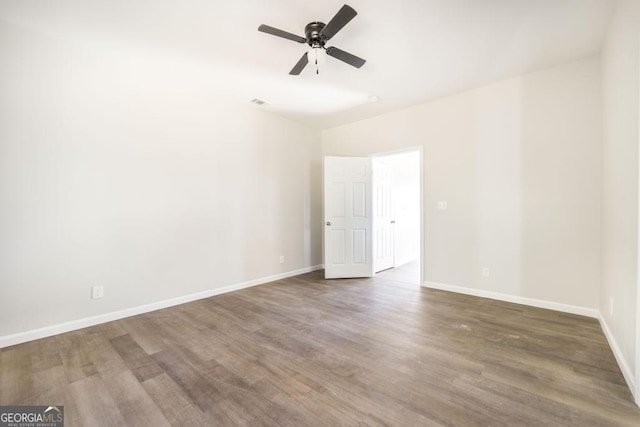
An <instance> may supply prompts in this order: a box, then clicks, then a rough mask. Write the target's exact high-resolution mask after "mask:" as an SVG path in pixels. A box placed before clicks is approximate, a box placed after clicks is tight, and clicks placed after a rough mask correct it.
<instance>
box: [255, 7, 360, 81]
mask: <svg viewBox="0 0 640 427" xmlns="http://www.w3.org/2000/svg"><path fill="white" fill-rule="evenodd" d="M357 14H358V13H357V12H356V11H355V10H354V9H353V8H352V7H351V6H349V5H346V4H345V5H344V6H342V8H341V9H340V10H339V11H338V13H336V15H335V16H334V17H333V18H331V21H329V23H328V24H326V25H325V24H324V23H322V22H310V23H309V24H307V26H306V27H305V29H304V33H305V37H301V36H297V35H295V34H292V33H289V32H286V31H283V30H279V29H277V28H274V27H271V26H269V25H264V24H263V25H260V27H258V31H261V32H263V33H267V34H271V35H273V36H277V37H282V38H285V39H287V40H291V41H295V42H298V43H306V44H308V45H309V47H311V49H310V50H309V51H308V52H305V53H304V54H303V55H302V57H301V58H300V59H299V60H298V62H297V63H296V65H294V66H293V68H292V69H291V71H289V74H291V75H294V76H297V75H299V74H300V73H301V72H302V70H303V69H304V68H305V67H306V66H307V64H308V63H309V62H311V63H312V65H314V66H315V67H316V74H317V73H318V68H319V67H320V66H321V65H322V64H324V62H325V61H326V56H327V55H328V56H332V57H334V58H336V59H338V60H340V61H342V62H344V63H347V64H349V65H351V66H353V67H356V68H360V67H362V66H363V65H364V63H365V62H366V61H365V60H364V59H362V58H359V57H357V56H355V55H353V54H351V53H349V52H345V51H344V50H341V49H338V48H337V47H335V46H330V47H325V44H326V43H327V41H329V40H330V39H331V38H332V37H333V36H335V35H336V33H337V32H338V31H340V30H341V29H342V28H343V27H344V26H345V25H347V24H348V23H349V21H351V20H352V19H353V18H354V17H355V16H356V15H357Z"/></svg>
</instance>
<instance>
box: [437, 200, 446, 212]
mask: <svg viewBox="0 0 640 427" xmlns="http://www.w3.org/2000/svg"><path fill="white" fill-rule="evenodd" d="M438 210H439V211H444V210H447V202H446V201H444V200H443V201H440V202H438Z"/></svg>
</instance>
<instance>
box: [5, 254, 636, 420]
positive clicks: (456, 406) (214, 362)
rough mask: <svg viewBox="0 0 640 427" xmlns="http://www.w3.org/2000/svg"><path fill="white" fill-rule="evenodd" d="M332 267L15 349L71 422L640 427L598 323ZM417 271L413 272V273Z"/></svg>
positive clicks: (8, 395) (27, 392)
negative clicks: (334, 272) (337, 276)
mask: <svg viewBox="0 0 640 427" xmlns="http://www.w3.org/2000/svg"><path fill="white" fill-rule="evenodd" d="M415 268H416V267H415V266H408V267H405V268H402V269H395V270H390V271H387V272H383V273H381V274H379V275H378V276H376V278H375V279H349V280H324V279H323V278H322V271H317V272H313V273H309V274H304V275H301V276H297V277H293V278H290V279H285V280H280V281H277V282H274V283H270V284H267V285H263V286H258V287H254V288H251V289H246V290H242V291H238V292H234V293H230V294H224V295H219V296H216V297H213V298H209V299H206V300H200V301H196V302H193V303H190V304H184V305H181V306H177V307H173V308H169V309H165V310H160V311H156V312H153V313H148V314H144V315H140V316H135V317H131V318H128V319H124V320H120V321H116V322H110V323H106V324H103V325H99V326H95V327H91V328H86V329H82V330H79V331H75V332H70V333H66V334H62V335H58V336H55V337H50V338H46V339H41V340H37V341H33V342H30V343H25V344H21V345H17V346H13V347H8V348H5V349H2V351H1V352H0V362H1V363H0V404H2V405H8V404H15V405H49V404H58V405H64V406H65V415H66V418H67V419H66V425H67V426H119V425H137V426H147V425H148V426H163V425H220V426H225V425H251V426H259V425H270V426H296V427H299V426H343V425H344V426H351V425H393V426H412V425H420V426H430V425H434V426H435V425H460V426H476V425H477V426H497V425H505V426H507V425H508V426H516V425H531V426H541V425H554V426H556V425H567V426H572V425H575V426H592V425H597V426H608V425H611V426H613V425H629V426H631V425H634V426H638V425H640V409H639V408H638V407H636V406H635V404H634V403H633V402H632V397H631V394H630V392H629V390H628V388H627V386H626V384H625V382H624V379H623V377H622V374H621V373H620V370H619V369H618V366H617V365H616V362H615V359H614V357H613V354H612V353H611V350H610V348H609V347H608V345H607V342H606V339H605V337H604V335H603V333H602V331H601V329H600V326H599V324H598V322H597V321H596V320H595V319H590V318H585V317H580V316H574V315H569V314H563V313H559V312H554V311H549V310H542V309H536V308H531V307H526V306H522V305H517V304H510V303H504V302H499V301H492V300H487V299H481V298H475V297H469V296H464V295H457V294H453V293H448V292H442V291H435V290H429V289H424V288H420V287H418V286H417V285H416V284H413V283H415V280H414V279H413V277H414V274H415V272H416V270H415ZM412 269H413V270H412Z"/></svg>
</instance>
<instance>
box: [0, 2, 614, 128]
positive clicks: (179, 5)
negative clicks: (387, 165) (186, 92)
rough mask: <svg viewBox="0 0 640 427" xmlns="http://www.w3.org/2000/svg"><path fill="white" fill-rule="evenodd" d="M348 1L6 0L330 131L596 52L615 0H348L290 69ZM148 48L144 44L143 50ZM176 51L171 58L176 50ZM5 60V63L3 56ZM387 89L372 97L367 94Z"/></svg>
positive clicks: (26, 19) (51, 27)
mask: <svg viewBox="0 0 640 427" xmlns="http://www.w3.org/2000/svg"><path fill="white" fill-rule="evenodd" d="M342 4H344V1H343V0H323V1H300V0H236V1H231V0H226V1H221V0H208V1H204V0H108V1H106V0H56V1H48V0H39V1H38V0H2V1H1V2H0V19H3V20H5V21H9V22H13V23H15V24H18V25H22V26H26V27H30V28H34V29H37V30H39V31H43V32H47V33H50V34H53V35H57V36H61V37H65V38H71V39H73V40H77V41H80V42H82V43H94V44H96V45H98V44H104V43H110V44H111V45H121V46H127V48H128V49H131V48H132V46H134V47H135V48H139V49H147V50H153V51H155V52H158V51H160V52H166V53H168V54H171V55H174V57H176V56H175V54H176V53H179V55H180V56H177V57H182V58H185V57H190V58H194V59H196V60H198V61H200V62H207V63H210V65H211V66H212V67H213V68H215V69H217V70H218V72H219V73H220V75H217V76H215V77H212V78H217V79H223V80H224V81H226V82H231V84H230V85H231V86H236V87H237V93H238V95H239V96H244V97H246V98H247V102H248V101H250V99H252V98H260V99H263V100H265V101H266V102H267V105H265V106H263V107H260V108H266V109H268V110H271V111H274V112H277V113H279V114H283V115H285V116H287V117H290V118H293V119H296V120H299V121H302V122H305V123H307V124H310V125H312V126H315V127H318V128H328V127H333V126H336V125H340V124H344V123H348V122H352V121H355V120H359V119H362V118H365V117H370V116H373V115H377V114H381V113H384V112H387V111H391V110H394V109H398V108H402V107H406V106H409V105H412V104H416V103H421V102H425V101H427V100H430V99H433V98H436V97H440V96H443V95H447V94H451V93H454V92H459V91H461V90H465V89H470V88H474V87H478V86H481V85H484V84H487V83H490V82H493V81H497V80H501V79H504V78H508V77H512V76H516V75H520V74H523V73H526V72H530V71H533V70H537V69H542V68H546V67H551V66H554V65H557V64H561V63H563V62H566V61H569V60H572V59H577V58H581V57H585V56H588V55H592V54H595V53H597V52H598V51H599V50H600V46H601V45H602V42H603V37H604V34H605V30H606V26H607V23H608V21H609V16H610V14H611V12H612V8H613V4H614V0H394V1H390V0H348V4H349V5H350V6H352V7H353V8H354V9H355V10H356V11H357V12H358V16H356V17H355V18H354V19H353V21H351V22H350V23H349V24H348V25H347V26H346V27H345V28H344V29H343V30H342V31H341V32H339V33H338V34H337V35H336V36H335V37H334V38H333V39H332V40H331V41H330V42H329V43H328V44H327V46H330V45H335V46H337V47H339V48H341V49H343V50H346V51H348V52H351V53H353V54H355V55H358V56H360V57H362V58H365V59H366V60H367V63H366V64H365V65H364V66H363V67H362V68H361V69H356V68H353V67H351V66H349V65H347V64H344V63H342V62H340V61H338V60H335V59H334V58H328V61H327V64H326V65H325V66H324V67H322V68H321V69H320V74H319V75H316V74H315V72H314V70H313V69H312V67H311V66H307V68H306V69H305V70H304V71H303V73H302V75H300V76H297V77H296V76H290V75H288V72H289V70H290V69H291V68H292V67H293V65H294V64H295V63H296V62H297V60H298V59H299V58H300V56H301V55H302V54H303V52H304V51H305V46H304V45H301V44H298V43H295V42H292V41H289V40H285V39H281V38H278V37H274V36H271V35H268V34H264V33H260V32H258V31H257V28H258V26H259V25H260V24H263V23H264V24H268V25H271V26H274V27H277V28H280V29H283V30H285V31H288V32H292V33H295V34H299V35H301V36H304V26H305V25H306V24H307V23H308V22H311V21H318V20H319V21H322V22H325V23H326V22H328V21H329V19H331V17H332V16H333V15H334V14H335V13H336V12H337V11H338V9H340V7H341V6H342ZM141 51H142V50H141ZM169 56H170V55H169ZM3 60H5V59H4V58H3ZM372 95H375V96H377V97H378V98H379V101H378V102H374V103H372V102H369V98H370V96H372Z"/></svg>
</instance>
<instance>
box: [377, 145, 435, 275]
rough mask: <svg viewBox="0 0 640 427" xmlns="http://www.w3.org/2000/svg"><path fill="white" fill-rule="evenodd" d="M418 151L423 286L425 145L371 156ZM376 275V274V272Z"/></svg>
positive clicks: (424, 263) (424, 264)
mask: <svg viewBox="0 0 640 427" xmlns="http://www.w3.org/2000/svg"><path fill="white" fill-rule="evenodd" d="M415 151H417V152H418V154H419V155H418V157H419V158H420V162H419V164H420V284H419V285H420V286H422V285H423V284H424V283H425V281H426V279H425V271H426V268H425V267H426V263H427V262H426V260H425V229H424V201H425V195H424V187H425V186H424V147H423V146H422V145H416V146H411V147H404V148H399V149H397V150H391V151H383V152H379V153H371V154H369V157H371V158H374V157H385V156H392V155H394V154H403V153H409V152H415ZM374 275H375V274H374Z"/></svg>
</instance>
